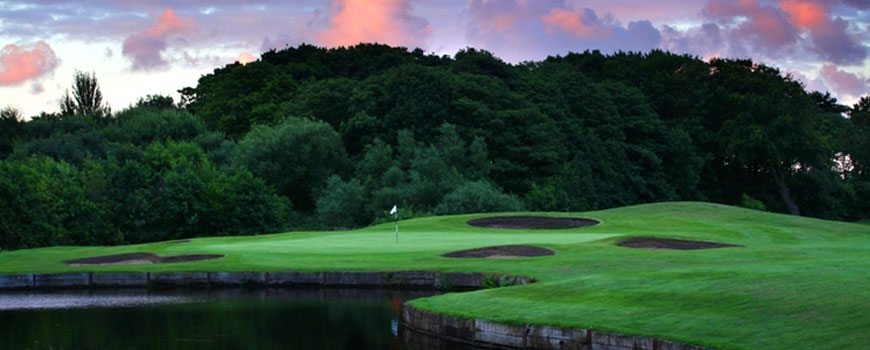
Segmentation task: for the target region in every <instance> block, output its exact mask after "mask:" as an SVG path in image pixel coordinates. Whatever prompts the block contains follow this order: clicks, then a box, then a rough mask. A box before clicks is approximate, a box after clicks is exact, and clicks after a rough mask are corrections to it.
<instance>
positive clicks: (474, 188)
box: [435, 180, 523, 215]
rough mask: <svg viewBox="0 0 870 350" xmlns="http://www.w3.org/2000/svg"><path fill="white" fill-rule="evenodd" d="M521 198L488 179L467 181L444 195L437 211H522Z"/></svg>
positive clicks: (460, 212) (441, 213)
mask: <svg viewBox="0 0 870 350" xmlns="http://www.w3.org/2000/svg"><path fill="white" fill-rule="evenodd" d="M521 210H523V204H522V202H520V200H519V198H517V197H516V196H513V195H509V194H505V193H503V192H502V191H501V190H499V189H498V188H496V187H495V186H493V185H492V184H490V183H489V182H486V181H482V180H481V181H473V182H466V183H464V184H463V185H462V186H459V187H458V188H456V189H454V190H453V191H452V192H450V193H449V194H447V195H446V196H444V199H442V200H441V203H440V204H438V206H437V207H436V208H435V213H437V214H440V215H444V214H465V213H487V212H498V211H521Z"/></svg>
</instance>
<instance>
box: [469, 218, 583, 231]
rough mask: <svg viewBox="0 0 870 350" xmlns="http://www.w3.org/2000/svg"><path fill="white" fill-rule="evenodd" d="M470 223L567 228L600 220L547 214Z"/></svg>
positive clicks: (477, 224)
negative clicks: (557, 216)
mask: <svg viewBox="0 0 870 350" xmlns="http://www.w3.org/2000/svg"><path fill="white" fill-rule="evenodd" d="M468 224H469V225H471V226H476V227H486V228H515V229H545V230H552V229H566V228H577V227H586V226H594V225H598V224H599V222H598V220H593V219H583V218H556V217H546V216H493V217H488V218H480V219H474V220H468Z"/></svg>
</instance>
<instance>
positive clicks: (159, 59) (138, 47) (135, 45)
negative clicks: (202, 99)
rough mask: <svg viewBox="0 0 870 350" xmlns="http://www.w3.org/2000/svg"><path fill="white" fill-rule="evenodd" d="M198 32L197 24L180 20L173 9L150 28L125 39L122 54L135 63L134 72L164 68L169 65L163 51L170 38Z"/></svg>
mask: <svg viewBox="0 0 870 350" xmlns="http://www.w3.org/2000/svg"><path fill="white" fill-rule="evenodd" d="M196 31H197V26H196V22H195V21H194V20H193V19H192V18H180V17H178V16H177V15H176V14H175V12H173V11H172V10H171V9H166V10H165V11H163V13H161V14H160V15H159V16H158V17H157V19H156V20H155V21H154V24H153V25H152V26H151V27H150V28H148V29H146V30H144V31H142V32H139V33H136V34H133V35H131V36H129V37H127V39H124V47H123V51H122V54H123V55H124V56H127V57H129V58H130V59H131V60H132V61H133V69H134V70H140V69H146V70H147V69H154V68H159V67H163V66H165V65H166V64H167V62H166V60H165V59H164V58H163V50H165V49H166V47H167V45H168V44H167V41H168V40H169V38H170V37H172V36H180V35H186V34H193V33H196Z"/></svg>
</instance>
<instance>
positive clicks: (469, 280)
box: [0, 271, 530, 290]
mask: <svg viewBox="0 0 870 350" xmlns="http://www.w3.org/2000/svg"><path fill="white" fill-rule="evenodd" d="M485 280H498V281H503V280H504V281H512V283H513V281H516V284H526V283H530V282H529V279H527V278H525V277H518V276H502V275H484V274H480V273H438V272H426V271H397V272H295V271H279V272H148V273H145V272H81V273H60V274H42V273H37V274H23V275H0V290H4V289H34V288H37V289H38V288H101V287H111V288H117V287H148V286H155V287H189V286H319V287H354V288H385V287H386V288H406V289H430V288H433V289H443V290H472V289H480V288H481V287H483V286H484V281H485Z"/></svg>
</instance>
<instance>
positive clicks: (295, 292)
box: [0, 289, 462, 349]
mask: <svg viewBox="0 0 870 350" xmlns="http://www.w3.org/2000/svg"><path fill="white" fill-rule="evenodd" d="M432 294H433V293H432V292H415V291H390V290H358V289H352V290H349V289H302V290H300V289H261V290H247V289H218V290H214V289H209V290H145V289H130V290H77V291H37V292H3V293H0V349H420V348H432V347H433V345H434V346H436V347H438V348H462V346H460V345H458V344H444V343H442V342H434V343H433V342H432V340H431V339H427V338H425V336H423V335H419V334H416V333H413V332H410V331H405V330H403V329H402V327H401V325H400V322H399V317H400V312H401V305H402V303H403V302H404V301H407V300H410V299H414V298H419V297H425V296H430V295H432Z"/></svg>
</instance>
